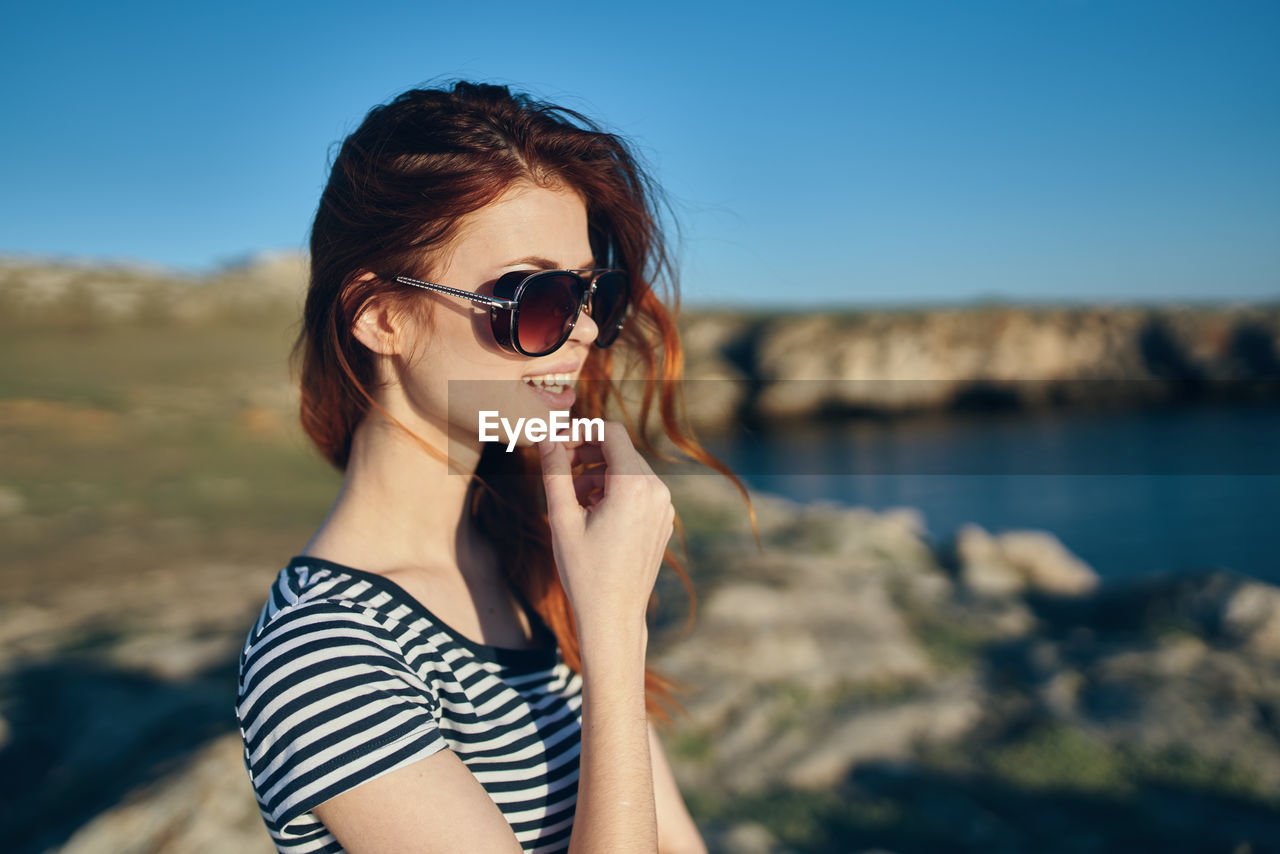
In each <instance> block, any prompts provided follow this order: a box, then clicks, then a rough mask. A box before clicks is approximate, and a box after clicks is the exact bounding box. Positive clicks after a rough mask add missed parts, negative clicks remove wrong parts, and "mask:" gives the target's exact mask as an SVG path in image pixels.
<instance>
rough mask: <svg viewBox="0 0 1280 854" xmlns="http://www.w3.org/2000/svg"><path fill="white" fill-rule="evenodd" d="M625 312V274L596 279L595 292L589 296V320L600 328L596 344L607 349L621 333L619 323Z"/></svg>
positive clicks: (612, 274)
mask: <svg viewBox="0 0 1280 854" xmlns="http://www.w3.org/2000/svg"><path fill="white" fill-rule="evenodd" d="M626 312H627V274H626V273H623V272H620V271H615V272H610V273H601V274H600V275H599V276H598V277H597V278H596V292H595V293H594V294H593V295H592V296H591V319H592V320H594V321H595V322H596V326H598V327H600V334H599V335H598V336H597V337H596V343H597V344H599V345H600V346H602V347H607V346H609V345H610V344H612V343H613V339H615V338H617V337H618V333H619V332H620V331H621V327H620V326H619V323H620V321H621V320H622V319H623V317H624V316H625V315H626Z"/></svg>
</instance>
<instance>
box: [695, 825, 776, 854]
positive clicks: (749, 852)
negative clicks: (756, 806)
mask: <svg viewBox="0 0 1280 854" xmlns="http://www.w3.org/2000/svg"><path fill="white" fill-rule="evenodd" d="M706 843H707V848H708V850H709V851H710V852H711V854H782V849H781V848H779V847H778V840H777V839H775V838H774V835H773V834H772V833H770V832H769V830H768V829H767V828H766V827H765V826H764V825H762V824H758V823H756V822H754V821H743V822H738V823H737V824H734V825H732V826H731V827H729V828H727V829H725V830H716V831H713V832H712V833H709V834H707V839H706Z"/></svg>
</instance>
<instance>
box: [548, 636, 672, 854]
mask: <svg viewBox="0 0 1280 854" xmlns="http://www.w3.org/2000/svg"><path fill="white" fill-rule="evenodd" d="M647 635H648V632H647V631H645V629H644V624H643V623H641V624H640V625H639V626H638V627H632V628H631V629H630V630H628V629H626V628H623V627H621V626H619V627H616V628H614V629H612V630H611V631H610V632H608V633H607V634H606V633H603V632H601V633H600V634H599V635H596V636H587V637H580V641H581V644H582V755H581V758H580V760H579V762H580V765H579V777H578V805H577V808H576V810H575V812H574V818H573V836H572V837H570V839H569V852H570V854H579V852H592V853H593V854H594V852H601V851H609V852H631V851H636V852H641V851H642V852H653V851H656V850H657V844H658V827H657V819H656V817H655V813H654V798H653V772H652V771H651V769H650V760H649V744H648V737H647V729H646V728H647V726H648V720H647V718H646V717H645V704H644V660H645V656H644V649H645V645H646V642H647V640H648V637H647Z"/></svg>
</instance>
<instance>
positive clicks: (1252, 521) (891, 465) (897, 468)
mask: <svg viewBox="0 0 1280 854" xmlns="http://www.w3.org/2000/svg"><path fill="white" fill-rule="evenodd" d="M706 444H707V446H708V448H709V449H710V450H711V451H712V452H713V453H715V454H716V455H717V456H719V457H720V458H721V459H722V460H724V461H725V462H726V463H728V464H729V465H730V467H731V468H732V469H733V470H734V471H735V473H737V474H738V475H739V476H740V477H742V478H743V480H744V481H745V482H746V483H747V484H748V485H749V486H750V487H752V488H753V489H758V490H761V491H765V492H773V493H778V494H781V495H784V496H787V497H790V498H793V499H796V500H799V501H815V500H825V501H834V502H838V503H842V504H848V505H856V506H862V507H869V508H873V509H886V508H890V507H903V506H907V507H914V508H917V509H918V510H920V511H921V513H922V514H923V516H924V521H925V525H926V527H927V536H928V539H929V540H930V541H931V542H933V543H934V544H935V545H944V544H945V543H946V542H948V541H949V540H950V539H951V538H952V537H954V535H955V532H956V530H957V529H958V528H959V526H961V525H963V524H966V523H973V524H977V525H980V526H981V527H983V528H984V529H986V530H987V531H989V532H992V533H1000V532H1003V531H1007V530H1013V529H1037V530H1044V531H1049V532H1052V533H1053V534H1055V535H1056V536H1057V537H1058V539H1060V540H1061V541H1062V543H1063V544H1064V545H1065V546H1066V547H1067V548H1068V549H1069V550H1070V551H1071V552H1073V553H1074V554H1075V555H1077V556H1078V557H1080V558H1081V559H1082V560H1084V561H1085V562H1086V563H1088V564H1089V565H1091V566H1092V567H1093V568H1094V569H1095V570H1097V572H1098V573H1099V574H1100V575H1102V576H1103V577H1113V578H1128V577H1134V576H1138V575H1143V574H1148V573H1157V572H1175V571H1184V570H1206V569H1219V568H1226V569H1231V570H1235V571H1237V572H1241V573H1245V574H1248V575H1252V576H1255V577H1257V578H1260V579H1263V580H1266V581H1269V582H1272V583H1276V584H1280V404H1278V403H1276V402H1267V403H1259V402H1253V403H1232V404H1227V403H1218V404H1212V405H1210V404H1202V405H1196V406H1190V405H1181V406H1175V405H1170V406H1163V407H1156V408H1147V409H1141V410H1122V411H1109V410H1098V411H1071V410H1059V411H1045V412H994V413H990V412H989V413H964V414H948V415H938V416H914V417H899V418H865V417H864V418H857V419H845V420H842V421H840V422H839V423H826V424H822V425H808V426H806V427H804V428H803V429H797V428H792V429H786V430H778V429H773V430H766V429H762V428H757V429H753V430H746V429H744V430H742V431H740V432H739V433H737V434H735V435H733V436H729V437H725V438H721V439H719V440H716V441H710V442H707V443H706Z"/></svg>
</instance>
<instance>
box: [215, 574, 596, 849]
mask: <svg viewBox="0 0 1280 854" xmlns="http://www.w3.org/2000/svg"><path fill="white" fill-rule="evenodd" d="M236 716H237V717H238V718H239V721H240V733H241V735H242V736H243V737H244V746H245V751H244V758H245V767H246V768H247V769H248V771H249V777H250V779H251V780H252V781H253V788H254V792H255V794H256V795H257V797H258V806H259V808H260V809H261V811H262V818H263V820H264V821H265V822H266V825H267V830H268V832H270V834H271V836H272V838H273V839H274V840H275V843H276V847H277V848H278V849H279V850H280V851H282V852H290V854H301V852H308V854H310V853H311V852H340V851H342V847H341V845H339V843H338V841H337V840H336V839H335V838H334V837H333V835H332V834H331V833H329V832H328V830H326V829H325V827H324V825H323V824H321V823H320V821H319V820H318V819H317V818H316V817H315V816H314V815H313V814H312V813H311V810H312V808H314V807H315V806H317V805H319V804H322V803H324V802H325V801H327V800H328V799H330V798H332V797H334V796H335V795H338V794H341V793H342V792H344V791H347V790H348V789H351V788H353V787H355V786H358V785H359V784H361V783H364V782H367V781H369V780H372V779H373V778H375V777H378V776H380V775H382V774H385V773H387V772H388V771H392V770H395V769H396V768H400V767H403V766H405V765H409V764H411V763H413V762H416V761H418V760H419V759H423V758H425V757H427V756H430V755H431V754H433V753H435V752H436V751H438V750H441V749H443V748H445V747H448V748H450V749H451V750H453V751H454V752H455V753H457V754H458V756H459V758H461V759H462V761H463V762H464V763H465V764H466V765H467V767H468V768H469V769H470V770H471V772H472V773H473V774H475V776H476V779H477V780H479V781H480V784H481V785H482V786H483V787H484V789H485V791H487V792H488V793H489V796H490V797H491V798H493V800H494V803H496V804H497V805H498V807H499V808H500V809H501V810H502V813H503V815H505V816H506V818H507V821H508V822H510V824H511V827H512V829H513V830H514V831H515V834H516V838H517V839H519V840H520V843H521V845H522V846H523V847H524V850H525V851H536V852H548V854H549V852H558V851H564V850H566V849H567V848H568V844H569V833H570V831H571V830H572V828H573V812H574V805H575V804H576V802H577V794H578V755H579V747H580V735H581V722H582V680H581V678H580V677H579V676H578V675H577V674H576V673H574V672H573V671H572V670H570V669H569V667H568V666H567V665H566V664H565V663H564V660H563V659H562V658H561V656H560V652H559V649H558V648H553V647H548V648H545V649H532V650H513V649H502V648H498V647H491V646H484V645H482V644H477V643H474V642H473V641H470V640H468V639H467V638H465V637H463V636H461V635H459V634H458V633H457V632H455V631H454V630H453V629H451V628H449V627H448V626H447V625H445V624H444V623H443V622H441V621H440V620H439V619H438V618H437V617H435V616H434V615H433V614H432V613H431V612H430V611H429V610H427V609H426V608H425V607H424V606H423V605H422V604H421V603H420V602H418V601H417V600H415V599H414V598H413V597H411V596H410V595H409V594H408V593H406V592H405V591H404V590H403V589H401V588H400V587H399V586H398V585H396V584H395V583H394V582H392V581H390V580H388V579H386V578H383V577H382V576H379V575H375V574H373V573H368V572H362V571H360V570H357V569H352V568H350V567H345V566H340V565H338V564H335V563H331V562H329V561H323V560H318V559H316V558H309V557H307V558H294V559H293V560H292V561H290V563H289V565H288V566H287V567H285V569H283V570H281V572H280V574H279V576H278V577H277V579H276V582H275V584H274V585H273V586H272V588H271V591H270V595H269V597H268V599H267V604H266V606H265V607H264V608H263V609H262V614H261V615H260V616H259V617H258V620H257V622H256V623H255V624H254V626H253V629H252V630H251V631H250V632H249V637H248V639H247V641H246V643H245V647H244V652H243V653H242V654H241V656H240V691H239V696H238V698H237V701H236Z"/></svg>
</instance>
